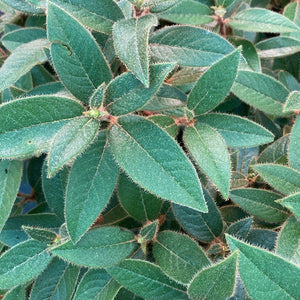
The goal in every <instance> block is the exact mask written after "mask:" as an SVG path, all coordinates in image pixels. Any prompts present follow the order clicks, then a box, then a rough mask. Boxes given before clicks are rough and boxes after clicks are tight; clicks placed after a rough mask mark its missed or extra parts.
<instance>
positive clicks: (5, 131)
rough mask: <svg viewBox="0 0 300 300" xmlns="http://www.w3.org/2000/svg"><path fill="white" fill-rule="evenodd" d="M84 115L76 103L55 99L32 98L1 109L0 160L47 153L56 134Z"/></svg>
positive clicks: (10, 103) (18, 100)
mask: <svg viewBox="0 0 300 300" xmlns="http://www.w3.org/2000/svg"><path fill="white" fill-rule="evenodd" d="M65 108H67V109H65ZM83 111H84V108H83V107H82V105H80V104H79V103H78V102H76V101H74V100H72V99H69V98H65V97H58V96H35V97H29V98H23V99H17V100H14V101H10V102H8V103H5V104H2V105H0V157H1V158H15V157H22V156H29V155H34V154H36V153H40V152H43V151H45V150H48V147H49V143H50V141H51V139H52V138H53V136H54V135H55V133H56V132H57V131H58V130H59V129H60V128H61V127H62V126H63V125H65V124H66V123H67V122H68V119H71V118H74V117H76V116H80V115H81V114H82V112H83ZM8 118H9V120H10V121H9V122H8V121H7V120H8Z"/></svg>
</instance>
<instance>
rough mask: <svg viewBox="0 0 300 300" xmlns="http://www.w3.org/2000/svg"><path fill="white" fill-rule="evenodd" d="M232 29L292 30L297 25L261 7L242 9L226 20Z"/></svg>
mask: <svg viewBox="0 0 300 300" xmlns="http://www.w3.org/2000/svg"><path fill="white" fill-rule="evenodd" d="M228 25H230V26H232V27H233V28H234V29H239V30H246V31H255V32H274V33H275V32H278V33H282V32H293V31H298V30H299V27H298V26H297V25H296V24H295V23H294V22H292V21H290V20H289V19H288V18H286V17H284V16H283V15H281V14H278V13H276V12H274V11H271V10H268V9H263V8H251V9H244V10H241V11H240V12H238V13H237V14H235V15H234V16H233V17H231V18H230V20H229V21H228Z"/></svg>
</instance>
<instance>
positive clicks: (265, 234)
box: [247, 220, 277, 252]
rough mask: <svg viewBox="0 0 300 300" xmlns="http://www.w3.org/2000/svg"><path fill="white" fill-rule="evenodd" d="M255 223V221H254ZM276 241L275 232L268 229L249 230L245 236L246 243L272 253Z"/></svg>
mask: <svg viewBox="0 0 300 300" xmlns="http://www.w3.org/2000/svg"><path fill="white" fill-rule="evenodd" d="M256 221H257V220H256ZM276 239H277V232H276V231H273V230H268V229H260V228H259V229H251V230H250V232H249V234H248V235H247V242H248V243H250V244H254V245H256V246H257V247H261V248H264V249H266V250H269V251H272V252H273V251H274V248H275V244H276Z"/></svg>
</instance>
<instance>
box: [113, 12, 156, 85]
mask: <svg viewBox="0 0 300 300" xmlns="http://www.w3.org/2000/svg"><path fill="white" fill-rule="evenodd" d="M156 25H157V18H156V17H155V16H153V15H146V16H143V17H140V18H137V19H136V18H130V19H127V20H121V21H118V22H116V23H115V24H114V26H113V39H114V45H115V50H116V52H117V55H118V56H119V57H120V59H121V60H122V61H123V63H124V64H125V65H126V66H127V68H128V69H129V70H130V71H131V72H132V73H133V74H134V75H135V76H136V77H137V78H138V79H139V80H140V81H141V82H142V83H143V84H144V85H145V86H146V87H149V63H148V60H149V58H148V39H149V32H150V29H151V27H152V26H156Z"/></svg>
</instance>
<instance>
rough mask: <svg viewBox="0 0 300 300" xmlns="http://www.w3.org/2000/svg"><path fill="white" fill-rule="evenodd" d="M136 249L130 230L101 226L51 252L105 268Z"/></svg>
mask: <svg viewBox="0 0 300 300" xmlns="http://www.w3.org/2000/svg"><path fill="white" fill-rule="evenodd" d="M134 249H135V243H134V235H133V234H132V233H131V232H130V231H128V230H125V229H122V228H119V227H99V228H96V229H92V230H90V231H88V232H87V233H86V234H85V235H84V236H83V237H82V238H81V240H80V241H79V242H78V243H77V244H75V245H74V244H73V243H72V242H71V241H68V242H66V243H65V244H62V245H60V246H58V247H56V248H53V249H52V250H51V252H52V253H53V254H54V255H57V256H59V257H60V258H62V259H64V260H67V261H70V262H71V263H74V264H78V265H82V266H85V267H90V268H105V267H109V266H112V265H114V264H117V263H119V262H120V261H121V260H123V259H124V258H126V257H127V256H128V255H130V254H131V253H132V251H133V250H134ZM95 257H96V258H97V259H95Z"/></svg>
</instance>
